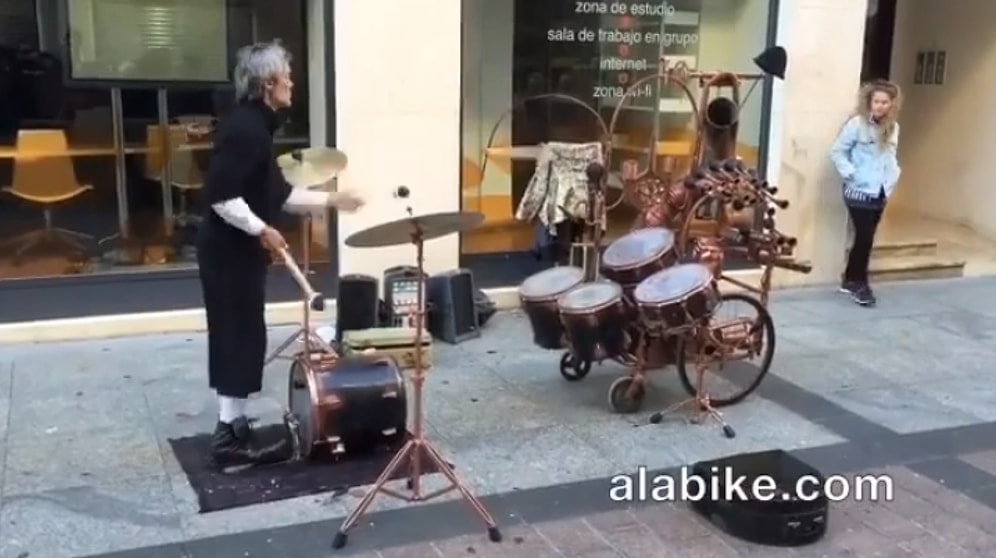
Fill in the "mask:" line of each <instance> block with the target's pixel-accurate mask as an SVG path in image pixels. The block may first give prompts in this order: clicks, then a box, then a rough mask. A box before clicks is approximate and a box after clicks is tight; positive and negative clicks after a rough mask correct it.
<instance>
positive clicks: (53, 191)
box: [2, 130, 93, 262]
mask: <svg viewBox="0 0 996 558" xmlns="http://www.w3.org/2000/svg"><path fill="white" fill-rule="evenodd" d="M68 150H69V145H68V141H66V134H65V132H64V131H62V130H21V131H19V132H18V134H17V150H16V152H15V154H14V180H13V182H14V183H13V185H12V186H9V187H4V188H3V189H2V191H3V192H6V193H8V194H10V195H12V196H14V197H16V198H19V199H21V200H24V201H27V202H31V203H34V204H38V205H40V206H41V209H42V215H43V216H44V219H45V227H44V228H42V229H39V230H35V231H31V232H28V233H25V234H22V235H19V236H17V237H14V238H12V239H9V240H6V241H4V242H3V243H2V245H3V246H9V245H14V246H16V247H17V248H16V250H15V252H14V261H15V262H17V261H18V260H19V259H20V258H21V256H23V255H24V254H25V253H26V252H28V251H29V250H32V249H34V248H38V247H40V246H42V245H45V244H59V245H62V246H63V247H69V248H72V249H75V250H79V251H81V252H85V251H87V249H88V248H87V244H88V243H90V242H91V241H93V237H92V236H90V235H87V234H83V233H79V232H76V231H71V230H67V229H61V228H58V227H56V226H55V225H54V224H53V221H52V208H53V207H54V206H56V205H62V204H65V203H68V202H70V201H72V200H74V199H76V198H77V197H79V196H80V195H82V194H84V193H86V192H89V191H90V190H93V186H90V185H86V184H80V182H79V180H78V179H77V178H76V171H75V170H74V169H73V160H72V158H71V157H70V155H69V151H68Z"/></svg>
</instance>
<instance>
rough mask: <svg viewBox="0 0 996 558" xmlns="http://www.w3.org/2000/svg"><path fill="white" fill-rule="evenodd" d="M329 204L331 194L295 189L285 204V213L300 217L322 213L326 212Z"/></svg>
mask: <svg viewBox="0 0 996 558" xmlns="http://www.w3.org/2000/svg"><path fill="white" fill-rule="evenodd" d="M328 202H329V193H328V192H322V191H320V190H308V189H307V188H294V189H293V190H291V192H290V195H289V196H287V201H285V202H284V211H286V212H288V213H295V214H298V215H301V214H304V213H320V212H322V211H324V210H325V208H326V207H327V206H328Z"/></svg>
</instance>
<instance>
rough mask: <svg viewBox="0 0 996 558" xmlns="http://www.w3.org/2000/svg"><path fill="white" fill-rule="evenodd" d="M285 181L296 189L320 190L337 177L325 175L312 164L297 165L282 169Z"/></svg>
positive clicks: (333, 174) (332, 174)
mask: <svg viewBox="0 0 996 558" xmlns="http://www.w3.org/2000/svg"><path fill="white" fill-rule="evenodd" d="M280 170H281V172H283V173H284V179H286V180H287V182H288V183H289V184H290V185H291V186H293V187H295V188H309V189H318V188H320V187H322V186H324V185H325V183H326V182H328V181H329V180H331V179H332V178H334V177H335V173H323V172H319V171H318V169H316V168H315V167H313V166H312V165H311V164H310V163H297V162H295V163H294V164H293V165H288V166H286V167H281V168H280Z"/></svg>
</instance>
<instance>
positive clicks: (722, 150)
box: [697, 72, 740, 163]
mask: <svg viewBox="0 0 996 558" xmlns="http://www.w3.org/2000/svg"><path fill="white" fill-rule="evenodd" d="M723 87H729V88H730V89H731V90H732V92H731V96H730V97H721V96H714V94H715V91H714V90H717V89H720V88H723ZM699 106H700V107H703V109H702V111H701V112H700V114H699V122H698V124H699V141H700V145H699V146H698V152H697V155H698V157H699V161H700V162H702V163H707V162H711V161H723V160H726V159H732V158H734V157H736V155H737V129H738V128H739V124H740V78H739V77H738V76H737V75H736V74H732V73H729V72H722V73H717V74H715V75H713V76H710V77H709V79H708V80H707V81H705V83H703V85H702V94H701V100H700V101H699Z"/></svg>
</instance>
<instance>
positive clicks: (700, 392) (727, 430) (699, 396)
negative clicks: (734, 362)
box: [650, 326, 737, 438]
mask: <svg viewBox="0 0 996 558" xmlns="http://www.w3.org/2000/svg"><path fill="white" fill-rule="evenodd" d="M696 329H698V330H699V331H697V332H687V333H685V335H697V336H701V337H704V338H711V337H712V336H711V335H710V334H709V333H707V330H708V326H706V327H701V328H696ZM715 341H716V340H714V339H708V340H706V343H705V347H703V348H700V349H699V350H698V354H697V355H696V357H695V396H693V397H689V398H688V399H685V400H684V401H679V402H678V403H675V404H674V405H671V406H670V407H668V408H666V409H664V410H663V411H659V412H656V413H654V414H652V415H650V422H651V423H652V424H659V423H660V422H661V421H662V420H664V417H665V416H666V415H670V414H673V413H676V412H678V411H680V410H683V409H685V408H686V407H689V406H692V405H694V414H693V415H692V417H691V418H690V419H689V422H691V423H692V424H702V423H704V422H705V421H706V420H709V419H711V420H713V421H715V422H716V424H718V425H719V426H720V427H722V429H723V435H724V436H726V437H727V438H735V437H736V436H737V433H736V431H735V430H734V429H733V427H732V426H730V425H729V424H727V422H726V421H725V420H724V419H723V413H721V412H720V411H719V410H718V409H716V408H715V407H713V405H712V401H711V400H710V398H709V393H708V392H707V391H706V389H705V376H706V373H708V370H709V366H710V365H711V364H713V363H715V362H716V361H717V360H718V361H720V362H722V359H723V356H722V353H721V352H720V351H719V350H717V349H716V344H715ZM717 355H718V356H717ZM675 356H676V358H684V355H675Z"/></svg>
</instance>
